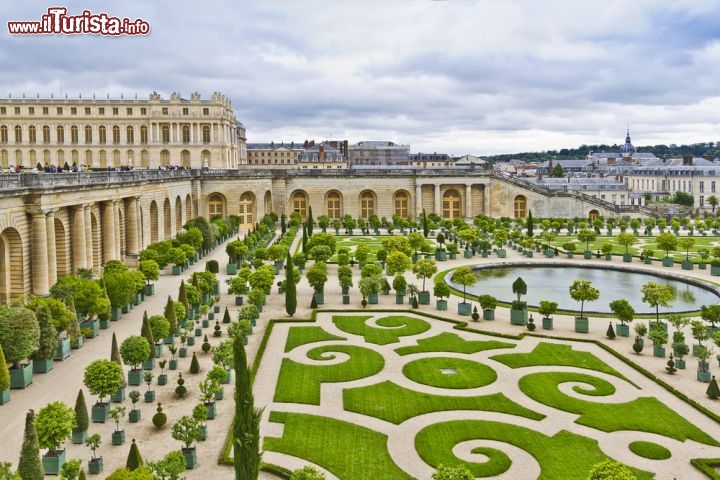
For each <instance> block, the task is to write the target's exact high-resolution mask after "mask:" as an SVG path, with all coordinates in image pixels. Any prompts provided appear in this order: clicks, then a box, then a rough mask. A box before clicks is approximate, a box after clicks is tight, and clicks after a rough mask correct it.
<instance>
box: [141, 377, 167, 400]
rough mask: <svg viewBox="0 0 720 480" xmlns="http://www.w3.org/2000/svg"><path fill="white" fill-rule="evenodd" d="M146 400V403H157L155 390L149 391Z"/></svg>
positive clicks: (145, 396) (146, 393)
mask: <svg viewBox="0 0 720 480" xmlns="http://www.w3.org/2000/svg"><path fill="white" fill-rule="evenodd" d="M166 383H167V382H166ZM144 399H145V403H154V402H155V390H148V391H147V392H145V395H144Z"/></svg>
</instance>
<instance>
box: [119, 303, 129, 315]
mask: <svg viewBox="0 0 720 480" xmlns="http://www.w3.org/2000/svg"><path fill="white" fill-rule="evenodd" d="M130 310H131V308H130V305H129V304H128V305H123V306H122V308H121V309H120V311H121V312H122V313H130Z"/></svg>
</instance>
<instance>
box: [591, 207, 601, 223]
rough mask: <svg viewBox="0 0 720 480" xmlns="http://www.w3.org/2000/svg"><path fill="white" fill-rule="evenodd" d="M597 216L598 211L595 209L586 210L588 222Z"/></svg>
mask: <svg viewBox="0 0 720 480" xmlns="http://www.w3.org/2000/svg"><path fill="white" fill-rule="evenodd" d="M599 216H600V212H598V211H597V210H590V211H589V212H588V219H589V220H590V223H592V222H594V221H595V220H597V219H598V217H599Z"/></svg>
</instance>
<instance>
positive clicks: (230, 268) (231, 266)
mask: <svg viewBox="0 0 720 480" xmlns="http://www.w3.org/2000/svg"><path fill="white" fill-rule="evenodd" d="M225 271H226V272H227V274H228V275H237V263H228V264H227V267H225Z"/></svg>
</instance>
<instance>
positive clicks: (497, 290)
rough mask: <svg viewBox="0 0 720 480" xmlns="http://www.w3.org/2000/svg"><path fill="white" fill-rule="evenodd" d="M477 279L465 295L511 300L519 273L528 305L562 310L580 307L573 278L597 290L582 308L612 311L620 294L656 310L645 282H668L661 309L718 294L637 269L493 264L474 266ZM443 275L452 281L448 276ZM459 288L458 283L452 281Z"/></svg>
mask: <svg viewBox="0 0 720 480" xmlns="http://www.w3.org/2000/svg"><path fill="white" fill-rule="evenodd" d="M475 274H476V275H477V277H478V280H477V282H475V285H473V286H472V287H467V290H466V291H467V294H468V298H470V299H473V298H474V299H476V298H477V296H478V295H481V294H490V295H492V296H493V297H495V298H497V299H498V300H501V301H504V302H511V301H513V300H514V299H515V296H514V295H513V293H512V283H513V282H514V281H515V279H516V278H517V277H522V278H523V280H524V281H525V283H527V287H528V288H527V292H528V293H527V295H524V296H523V297H522V299H523V300H525V301H526V302H527V303H528V305H530V306H537V305H538V304H539V303H540V300H550V301H554V302H558V308H560V309H561V310H579V309H580V302H577V301H575V300H573V299H572V298H571V297H570V292H569V288H570V285H571V284H572V282H573V280H590V281H591V282H592V285H593V286H594V287H595V288H597V289H598V290H600V299H598V300H597V301H594V302H585V311H588V312H604V313H611V310H610V307H609V306H608V304H609V303H610V302H611V301H613V300H617V299H620V298H624V299H626V300H627V301H628V302H630V304H631V305H632V306H633V308H635V312H637V313H655V310H654V309H653V308H651V307H650V306H648V305H647V304H645V303H643V302H642V293H641V292H640V287H642V285H644V284H646V283H647V282H657V283H661V284H665V285H669V286H670V287H671V288H672V289H673V291H674V292H675V300H673V302H672V303H671V304H670V308H663V307H660V313H661V314H663V313H668V312H684V311H691V310H699V309H700V305H710V304H713V303H718V302H720V297H718V295H716V294H715V293H714V292H712V291H710V290H706V289H704V288H701V287H698V286H695V285H690V284H688V283H685V282H684V281H682V280H679V279H678V280H674V279H668V278H663V277H658V276H655V275H650V274H646V273H640V272H637V271H619V270H604V269H599V268H578V267H560V266H557V267H548V266H538V267H532V266H517V267H496V268H487V269H481V270H476V271H475ZM451 276H452V272H451V273H449V274H448V275H447V277H446V281H447V282H448V284H451V285H452V282H451V281H450V277H451ZM454 286H455V288H457V289H458V290H459V291H461V292H462V289H463V288H462V286H461V285H454Z"/></svg>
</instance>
